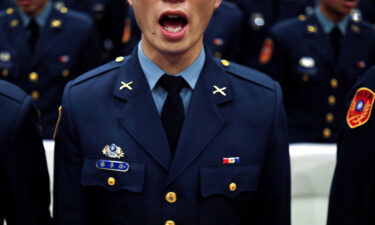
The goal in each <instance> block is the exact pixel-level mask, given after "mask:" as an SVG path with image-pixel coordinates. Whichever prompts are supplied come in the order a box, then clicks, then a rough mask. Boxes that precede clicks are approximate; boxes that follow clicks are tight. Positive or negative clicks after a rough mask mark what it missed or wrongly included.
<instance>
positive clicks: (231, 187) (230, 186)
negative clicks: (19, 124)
mask: <svg viewBox="0 0 375 225" xmlns="http://www.w3.org/2000/svg"><path fill="white" fill-rule="evenodd" d="M229 190H230V191H235V190H237V184H236V183H234V182H232V183H230V184H229Z"/></svg>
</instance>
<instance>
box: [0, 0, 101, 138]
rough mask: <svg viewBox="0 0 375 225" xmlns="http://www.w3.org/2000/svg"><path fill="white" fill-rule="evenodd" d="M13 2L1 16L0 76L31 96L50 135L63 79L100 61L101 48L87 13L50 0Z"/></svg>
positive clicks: (70, 77)
mask: <svg viewBox="0 0 375 225" xmlns="http://www.w3.org/2000/svg"><path fill="white" fill-rule="evenodd" d="M16 4H17V5H18V7H17V8H8V9H7V10H6V11H5V13H3V14H1V15H0V36H2V38H0V40H1V41H0V76H1V78H2V79H5V80H8V81H10V82H12V83H14V84H16V85H18V86H19V87H21V88H22V89H23V90H24V91H26V92H27V93H28V94H30V95H31V97H32V99H33V100H34V101H35V103H36V106H37V108H38V110H39V112H40V116H41V119H40V121H41V124H42V126H43V137H44V138H52V134H53V128H54V126H55V123H56V120H57V111H58V110H57V109H58V106H59V104H60V99H61V95H62V92H63V89H64V86H65V84H66V82H67V81H69V80H70V79H72V78H74V77H76V76H78V75H79V74H81V73H83V72H85V71H87V70H89V69H90V68H92V67H94V66H97V65H98V64H99V63H100V52H99V49H100V47H98V42H97V39H96V36H95V31H94V27H93V24H92V22H91V20H90V18H89V17H86V16H85V15H82V14H80V13H77V12H73V11H69V10H68V9H67V8H61V9H60V10H56V9H54V8H53V7H52V4H51V3H50V2H49V1H48V0H30V1H22V0H16Z"/></svg>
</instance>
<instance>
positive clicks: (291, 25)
mask: <svg viewBox="0 0 375 225" xmlns="http://www.w3.org/2000/svg"><path fill="white" fill-rule="evenodd" d="M305 26H306V17H305V16H303V15H301V16H299V17H293V18H289V19H286V20H282V21H280V22H278V23H276V24H274V25H273V26H272V27H271V31H272V32H274V33H284V34H288V33H289V32H293V31H299V30H301V29H304V28H305ZM288 35H289V34H288Z"/></svg>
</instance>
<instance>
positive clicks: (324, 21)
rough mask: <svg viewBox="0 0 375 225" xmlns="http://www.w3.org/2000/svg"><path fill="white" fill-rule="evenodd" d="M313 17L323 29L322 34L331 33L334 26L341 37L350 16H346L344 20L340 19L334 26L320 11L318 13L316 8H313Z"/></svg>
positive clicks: (344, 32)
mask: <svg viewBox="0 0 375 225" xmlns="http://www.w3.org/2000/svg"><path fill="white" fill-rule="evenodd" d="M315 15H316V17H317V18H318V21H319V23H320V24H321V25H322V27H323V31H324V33H326V34H329V33H330V32H331V31H332V29H333V28H334V27H335V26H337V27H338V28H339V29H340V31H341V33H342V34H343V35H345V34H346V27H347V25H348V22H349V20H350V15H347V16H346V17H345V18H344V19H342V20H341V21H340V22H338V23H337V24H335V23H334V22H332V20H330V19H328V18H327V17H326V16H324V15H323V13H322V11H320V9H319V7H318V6H317V7H316V8H315Z"/></svg>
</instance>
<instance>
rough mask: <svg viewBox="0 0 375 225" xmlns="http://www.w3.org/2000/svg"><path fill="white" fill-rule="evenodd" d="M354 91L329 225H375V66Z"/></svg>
mask: <svg viewBox="0 0 375 225" xmlns="http://www.w3.org/2000/svg"><path fill="white" fill-rule="evenodd" d="M353 90H354V91H353V93H351V94H350V97H352V98H350V97H349V98H348V100H349V101H351V103H350V102H349V103H350V104H347V105H346V106H347V107H346V108H347V114H346V123H345V126H344V129H343V131H342V133H341V135H340V138H339V141H338V152H337V164H336V170H335V174H334V178H333V181H332V187H331V194H330V201H329V212H328V223H327V224H328V225H357V224H361V225H373V224H375V214H374V211H375V201H374V199H375V189H374V185H375V174H374V172H375V152H374V149H375V141H374V140H375V139H374V131H375V115H374V112H373V106H374V99H375V93H374V91H375V67H373V68H372V69H370V70H369V71H368V72H366V74H365V75H364V76H363V78H362V79H361V80H360V81H359V82H358V83H357V84H356V85H355V88H354V89H353Z"/></svg>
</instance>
